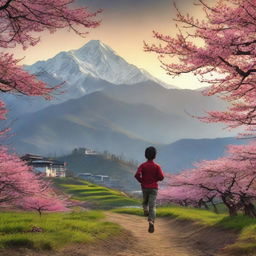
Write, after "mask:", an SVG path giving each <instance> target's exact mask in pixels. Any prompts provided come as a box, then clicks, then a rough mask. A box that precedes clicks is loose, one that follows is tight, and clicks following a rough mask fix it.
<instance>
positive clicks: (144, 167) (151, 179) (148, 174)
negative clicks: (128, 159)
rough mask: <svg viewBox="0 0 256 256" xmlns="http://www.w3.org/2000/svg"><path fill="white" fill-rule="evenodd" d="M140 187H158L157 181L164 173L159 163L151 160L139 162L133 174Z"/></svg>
mask: <svg viewBox="0 0 256 256" xmlns="http://www.w3.org/2000/svg"><path fill="white" fill-rule="evenodd" d="M135 178H136V179H137V180H138V182H140V183H141V187H142V188H158V184H157V182H158V181H161V180H163V179H164V173H163V171H162V169H161V167H160V165H159V164H157V163H155V162H154V161H152V160H148V161H147V162H145V163H143V164H141V165H140V166H139V168H138V170H137V172H136V174H135Z"/></svg>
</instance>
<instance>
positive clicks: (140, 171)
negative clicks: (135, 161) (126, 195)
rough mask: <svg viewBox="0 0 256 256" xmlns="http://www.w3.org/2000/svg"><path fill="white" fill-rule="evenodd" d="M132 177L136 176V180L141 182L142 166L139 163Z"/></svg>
mask: <svg viewBox="0 0 256 256" xmlns="http://www.w3.org/2000/svg"><path fill="white" fill-rule="evenodd" d="M134 177H135V178H136V180H137V181H138V182H139V183H141V182H142V167H141V165H140V166H139V168H138V170H137V172H136V174H135V176H134Z"/></svg>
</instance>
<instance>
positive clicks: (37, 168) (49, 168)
mask: <svg viewBox="0 0 256 256" xmlns="http://www.w3.org/2000/svg"><path fill="white" fill-rule="evenodd" d="M21 159H22V160H23V161H26V162H27V163H28V165H30V166H32V167H33V170H34V172H36V173H42V174H44V175H45V176H46V177H65V176H66V163H65V162H62V161H57V160H55V159H52V158H47V157H43V156H38V155H31V154H26V155H24V156H22V157H21Z"/></svg>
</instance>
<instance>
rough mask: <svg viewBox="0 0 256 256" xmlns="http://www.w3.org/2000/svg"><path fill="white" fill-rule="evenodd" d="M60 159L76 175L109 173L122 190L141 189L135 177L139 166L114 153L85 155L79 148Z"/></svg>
mask: <svg viewBox="0 0 256 256" xmlns="http://www.w3.org/2000/svg"><path fill="white" fill-rule="evenodd" d="M58 159H59V160H61V161H65V162H67V164H68V169H69V170H71V171H72V172H73V173H74V174H75V175H76V174H78V173H83V172H85V173H92V174H103V175H108V176H110V177H111V178H112V179H114V180H116V184H117V186H118V188H119V189H121V190H138V189H139V184H138V183H137V182H136V180H135V179H134V173H135V171H136V169H137V167H136V166H135V165H134V164H133V163H129V162H125V161H122V160H120V158H118V157H115V156H113V155H106V154H105V155H104V154H101V155H85V154H84V150H82V149H78V150H74V151H73V152H72V153H71V154H69V155H65V156H62V157H59V158H58Z"/></svg>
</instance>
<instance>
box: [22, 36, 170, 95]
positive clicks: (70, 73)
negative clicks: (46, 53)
mask: <svg viewBox="0 0 256 256" xmlns="http://www.w3.org/2000/svg"><path fill="white" fill-rule="evenodd" d="M26 69H27V70H28V71H29V72H31V73H35V74H47V76H49V75H51V76H52V77H53V79H57V80H58V81H65V82H66V83H67V84H70V85H75V87H76V88H77V89H79V90H80V92H81V93H82V94H86V93H88V92H91V90H92V89H93V88H90V90H88V88H87V86H86V80H88V79H96V80H104V81H107V82H109V83H111V84H115V85H120V84H127V85H132V84H137V83H141V82H145V81H149V80H151V81H155V82H157V83H159V84H161V85H162V86H166V84H165V83H164V82H161V81H159V80H158V79H156V78H155V77H153V76H151V75H150V74H149V73H148V72H146V71H145V70H142V69H139V68H137V67H136V66H135V65H132V64H129V63H128V62H126V61H125V60H124V59H123V58H122V57H120V56H118V55H117V54H116V53H115V52H114V51H113V50H112V49H111V48H110V47H109V46H107V45H105V44H103V43H102V42H101V41H99V40H91V41H89V42H88V43H87V44H85V45H84V46H83V47H81V48H80V49H78V50H71V51H68V52H60V53H59V54H57V55H56V56H55V57H53V58H51V59H48V60H46V61H38V62H36V63H35V64H33V65H32V66H26ZM42 78H43V77H42Z"/></svg>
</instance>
